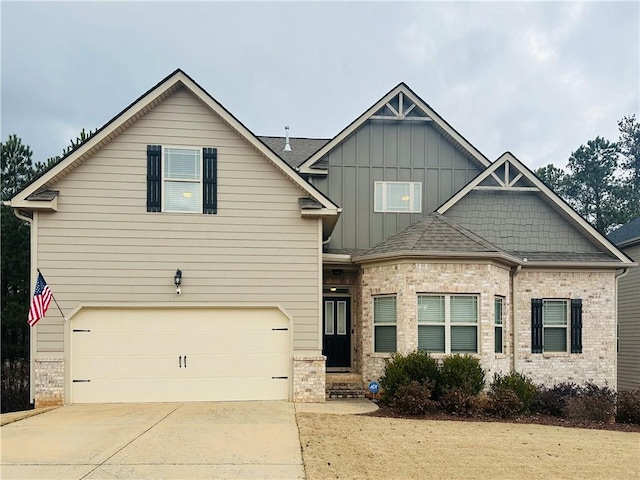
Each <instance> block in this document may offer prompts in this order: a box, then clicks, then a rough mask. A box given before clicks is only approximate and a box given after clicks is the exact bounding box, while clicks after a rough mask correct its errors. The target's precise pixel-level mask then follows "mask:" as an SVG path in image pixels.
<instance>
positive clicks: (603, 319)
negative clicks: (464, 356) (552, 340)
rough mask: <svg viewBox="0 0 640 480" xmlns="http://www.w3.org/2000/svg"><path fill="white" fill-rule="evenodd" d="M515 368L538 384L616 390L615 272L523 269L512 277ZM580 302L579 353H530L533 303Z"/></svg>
mask: <svg viewBox="0 0 640 480" xmlns="http://www.w3.org/2000/svg"><path fill="white" fill-rule="evenodd" d="M515 285H516V299H515V303H516V318H517V351H518V360H517V365H516V369H517V370H518V371H519V372H522V373H524V374H525V375H528V376H529V377H531V378H532V379H533V380H534V382H536V383H543V384H545V385H549V386H551V385H553V384H554V383H559V382H575V383H578V384H584V383H585V382H587V381H591V382H594V383H596V384H598V385H605V384H607V385H608V386H609V387H611V388H614V389H615V388H616V318H615V301H616V300H615V273H614V272H596V271H592V272H589V271H574V272H552V271H542V270H541V271H527V270H522V271H521V272H520V273H519V274H518V275H516V278H515ZM532 298H561V299H578V298H579V299H582V353H580V354H576V353H546V354H545V353H537V354H536V353H531V299H532Z"/></svg>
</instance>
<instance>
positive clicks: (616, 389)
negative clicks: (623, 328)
mask: <svg viewBox="0 0 640 480" xmlns="http://www.w3.org/2000/svg"><path fill="white" fill-rule="evenodd" d="M627 273H629V268H623V269H622V273H616V277H615V278H616V281H615V284H614V294H615V299H616V301H615V304H614V312H615V313H614V314H615V320H616V327H615V328H616V329H615V336H616V356H615V369H614V376H613V378H614V381H613V389H614V390H615V391H618V342H619V337H620V325H619V324H618V286H619V280H620V279H621V278H622V277H624V276H625V275H626V274H627Z"/></svg>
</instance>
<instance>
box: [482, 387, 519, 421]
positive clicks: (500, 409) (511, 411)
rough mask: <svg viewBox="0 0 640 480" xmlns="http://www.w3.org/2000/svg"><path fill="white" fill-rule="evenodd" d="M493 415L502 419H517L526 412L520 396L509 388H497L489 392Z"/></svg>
mask: <svg viewBox="0 0 640 480" xmlns="http://www.w3.org/2000/svg"><path fill="white" fill-rule="evenodd" d="M489 398H490V399H491V413H493V414H494V415H496V416H497V417H501V418H509V417H515V416H516V415H517V414H519V413H521V412H523V411H524V410H525V408H524V403H523V402H522V400H520V398H519V397H518V394H517V393H516V392H515V391H514V390H513V389H511V388H508V387H495V388H492V389H491V391H490V392H489Z"/></svg>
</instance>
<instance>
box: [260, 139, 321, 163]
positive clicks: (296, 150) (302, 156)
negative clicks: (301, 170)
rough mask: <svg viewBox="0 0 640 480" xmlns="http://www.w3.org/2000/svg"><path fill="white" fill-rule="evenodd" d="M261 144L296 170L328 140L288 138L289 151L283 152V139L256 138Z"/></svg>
mask: <svg viewBox="0 0 640 480" xmlns="http://www.w3.org/2000/svg"><path fill="white" fill-rule="evenodd" d="M258 138H259V139H260V140H261V141H262V143H264V144H265V145H266V146H267V147H269V148H270V149H271V150H272V151H273V153H275V154H276V155H278V156H279V157H280V158H281V159H282V160H284V161H285V162H287V163H288V164H289V165H290V166H291V167H293V168H296V167H297V166H298V165H300V164H301V163H302V162H304V161H305V160H306V159H307V158H309V157H310V156H311V155H313V154H314V153H316V152H317V151H318V150H320V149H321V148H322V147H324V146H325V145H326V144H327V143H328V142H329V140H330V139H328V138H297V137H289V145H290V146H291V151H290V152H287V151H285V150H284V144H285V137H258Z"/></svg>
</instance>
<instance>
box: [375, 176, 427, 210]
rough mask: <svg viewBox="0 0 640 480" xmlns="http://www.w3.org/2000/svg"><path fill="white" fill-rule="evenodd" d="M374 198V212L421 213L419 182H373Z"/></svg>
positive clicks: (420, 185) (420, 188) (420, 186)
mask: <svg viewBox="0 0 640 480" xmlns="http://www.w3.org/2000/svg"><path fill="white" fill-rule="evenodd" d="M374 197H375V198H374V211H376V212H389V213H391V212H398V213H421V212H422V183H420V182H375V185H374Z"/></svg>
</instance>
